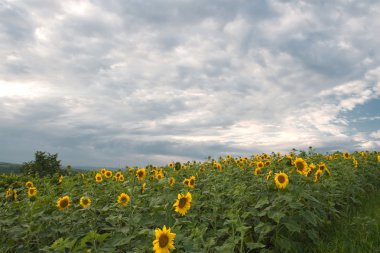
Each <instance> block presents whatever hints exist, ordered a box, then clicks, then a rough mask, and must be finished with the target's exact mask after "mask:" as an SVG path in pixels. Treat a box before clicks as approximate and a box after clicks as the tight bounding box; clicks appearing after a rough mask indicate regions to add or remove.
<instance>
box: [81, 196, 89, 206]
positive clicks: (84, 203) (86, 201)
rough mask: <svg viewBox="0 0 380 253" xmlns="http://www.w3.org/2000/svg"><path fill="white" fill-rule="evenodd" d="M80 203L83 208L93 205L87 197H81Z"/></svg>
mask: <svg viewBox="0 0 380 253" xmlns="http://www.w3.org/2000/svg"><path fill="white" fill-rule="evenodd" d="M79 203H80V205H81V206H82V207H83V208H87V207H89V206H90V205H91V199H90V198H86V197H81V198H80V200H79Z"/></svg>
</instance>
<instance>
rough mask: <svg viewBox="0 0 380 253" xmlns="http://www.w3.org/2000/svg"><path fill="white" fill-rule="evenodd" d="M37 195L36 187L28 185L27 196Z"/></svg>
mask: <svg viewBox="0 0 380 253" xmlns="http://www.w3.org/2000/svg"><path fill="white" fill-rule="evenodd" d="M36 195H37V189H36V187H30V188H29V189H28V197H29V198H31V197H34V196H36Z"/></svg>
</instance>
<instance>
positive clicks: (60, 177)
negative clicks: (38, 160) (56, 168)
mask: <svg viewBox="0 0 380 253" xmlns="http://www.w3.org/2000/svg"><path fill="white" fill-rule="evenodd" d="M62 182H63V176H62V175H60V176H59V179H58V183H62Z"/></svg>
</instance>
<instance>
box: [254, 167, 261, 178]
mask: <svg viewBox="0 0 380 253" xmlns="http://www.w3.org/2000/svg"><path fill="white" fill-rule="evenodd" d="M253 174H254V175H256V176H257V175H259V174H261V168H260V167H256V169H255V171H254V172H253Z"/></svg>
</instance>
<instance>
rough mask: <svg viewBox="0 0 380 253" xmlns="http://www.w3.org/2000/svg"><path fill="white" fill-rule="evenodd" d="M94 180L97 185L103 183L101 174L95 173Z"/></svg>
mask: <svg viewBox="0 0 380 253" xmlns="http://www.w3.org/2000/svg"><path fill="white" fill-rule="evenodd" d="M95 180H96V182H97V183H100V182H102V181H103V176H102V174H101V173H96V176H95Z"/></svg>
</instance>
